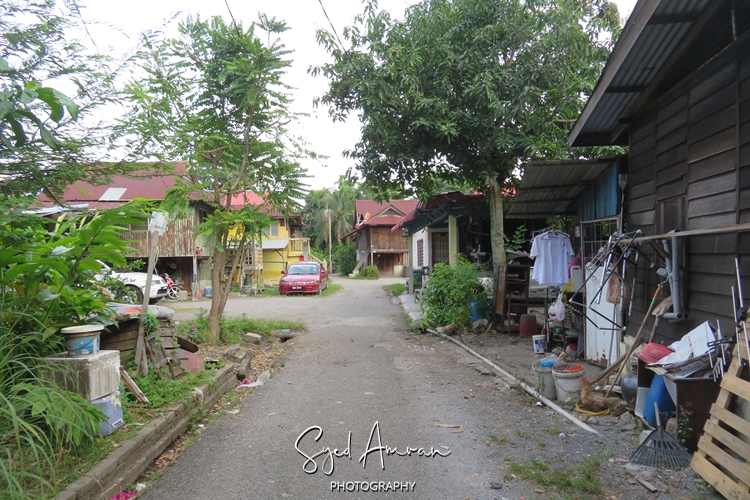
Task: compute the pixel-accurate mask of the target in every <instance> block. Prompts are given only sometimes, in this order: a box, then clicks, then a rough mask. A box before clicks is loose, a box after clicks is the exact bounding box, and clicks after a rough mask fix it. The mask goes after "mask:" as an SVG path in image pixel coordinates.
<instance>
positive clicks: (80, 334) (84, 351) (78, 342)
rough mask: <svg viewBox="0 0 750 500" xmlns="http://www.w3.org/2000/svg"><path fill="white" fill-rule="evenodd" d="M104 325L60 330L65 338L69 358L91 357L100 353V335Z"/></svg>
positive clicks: (71, 327) (69, 327) (70, 327)
mask: <svg viewBox="0 0 750 500" xmlns="http://www.w3.org/2000/svg"><path fill="white" fill-rule="evenodd" d="M102 330H104V325H81V326H68V327H65V328H62V329H60V333H62V334H63V335H64V336H65V345H66V346H67V348H68V356H71V357H76V356H89V355H91V354H96V353H97V352H99V333H100V332H101V331H102Z"/></svg>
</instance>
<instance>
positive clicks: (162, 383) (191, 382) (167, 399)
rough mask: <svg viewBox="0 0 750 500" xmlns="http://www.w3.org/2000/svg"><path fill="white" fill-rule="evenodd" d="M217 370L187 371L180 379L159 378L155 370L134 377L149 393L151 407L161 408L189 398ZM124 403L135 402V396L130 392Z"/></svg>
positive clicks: (145, 392)
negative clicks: (145, 374)
mask: <svg viewBox="0 0 750 500" xmlns="http://www.w3.org/2000/svg"><path fill="white" fill-rule="evenodd" d="M214 373H215V370H213V369H207V370H202V371H200V372H197V373H190V372H185V373H183V375H182V377H181V378H179V379H176V380H175V379H167V378H162V379H160V378H158V377H157V374H156V372H155V371H154V370H152V371H151V373H149V374H148V375H147V376H146V377H143V376H138V377H136V378H135V379H134V381H135V383H136V384H138V387H139V388H140V389H141V390H142V391H143V393H144V394H148V404H147V405H146V406H147V407H149V408H160V407H163V406H165V405H170V404H173V403H178V402H180V401H185V400H186V399H188V397H189V394H190V393H191V392H193V390H194V389H195V388H196V387H198V386H200V385H203V384H205V383H207V382H208V381H209V379H211V377H212V376H213V375H214ZM125 397H126V398H127V399H126V401H125V403H124V404H128V402H130V403H135V398H134V396H133V395H132V394H130V393H129V392H128V393H126V395H125Z"/></svg>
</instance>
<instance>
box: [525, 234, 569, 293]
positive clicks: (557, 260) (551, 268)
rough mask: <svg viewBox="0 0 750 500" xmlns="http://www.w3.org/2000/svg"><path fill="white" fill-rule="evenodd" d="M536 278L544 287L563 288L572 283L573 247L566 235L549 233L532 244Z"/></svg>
mask: <svg viewBox="0 0 750 500" xmlns="http://www.w3.org/2000/svg"><path fill="white" fill-rule="evenodd" d="M529 255H530V257H531V258H532V259H534V274H533V275H532V278H534V279H535V280H536V281H537V282H538V283H539V284H540V285H543V286H562V285H565V284H567V283H568V282H569V281H570V274H569V273H568V263H570V261H571V260H572V259H573V256H574V255H575V253H574V252H573V245H571V244H570V237H569V236H568V235H567V234H565V233H560V232H557V231H549V232H546V233H543V234H540V235H539V236H537V237H536V238H534V241H533V242H532V244H531V253H530V254H529Z"/></svg>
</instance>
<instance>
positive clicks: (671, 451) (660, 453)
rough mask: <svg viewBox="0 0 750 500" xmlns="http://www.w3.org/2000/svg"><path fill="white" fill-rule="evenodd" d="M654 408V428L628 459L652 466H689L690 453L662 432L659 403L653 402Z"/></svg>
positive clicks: (680, 467) (681, 467)
mask: <svg viewBox="0 0 750 500" xmlns="http://www.w3.org/2000/svg"><path fill="white" fill-rule="evenodd" d="M654 409H655V410H656V429H655V430H653V431H651V434H649V435H648V437H647V438H646V439H645V441H643V443H641V445H640V446H639V447H638V448H637V449H636V450H635V451H634V452H633V454H632V455H631V456H630V461H631V462H635V463H637V464H641V465H649V466H652V467H658V466H663V467H666V468H668V469H684V468H687V467H689V466H690V459H691V457H690V453H688V451H687V450H686V449H685V448H683V446H682V445H681V444H680V443H678V442H677V440H676V439H675V438H673V437H672V436H670V435H669V434H667V433H666V432H664V429H663V428H662V426H661V419H660V418H659V405H658V404H657V403H656V402H654Z"/></svg>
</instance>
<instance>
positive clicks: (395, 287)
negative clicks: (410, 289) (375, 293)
mask: <svg viewBox="0 0 750 500" xmlns="http://www.w3.org/2000/svg"><path fill="white" fill-rule="evenodd" d="M383 288H387V289H389V290H390V291H391V293H392V294H393V296H394V297H398V296H399V295H401V294H402V293H404V292H405V291H406V285H404V284H403V283H393V284H392V285H385V286H384V287H383Z"/></svg>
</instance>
